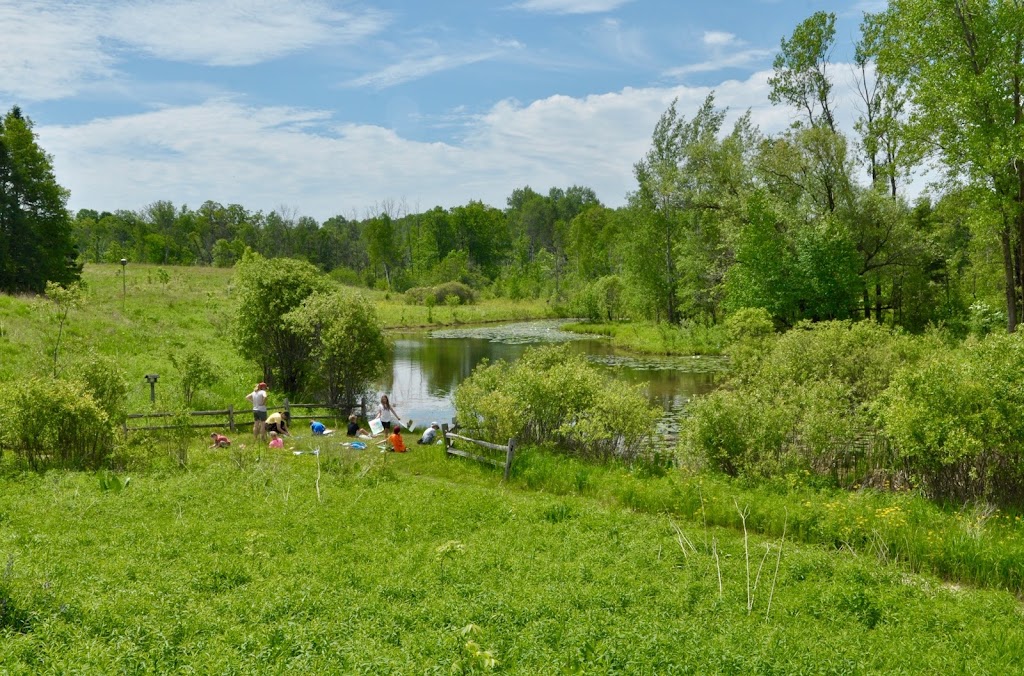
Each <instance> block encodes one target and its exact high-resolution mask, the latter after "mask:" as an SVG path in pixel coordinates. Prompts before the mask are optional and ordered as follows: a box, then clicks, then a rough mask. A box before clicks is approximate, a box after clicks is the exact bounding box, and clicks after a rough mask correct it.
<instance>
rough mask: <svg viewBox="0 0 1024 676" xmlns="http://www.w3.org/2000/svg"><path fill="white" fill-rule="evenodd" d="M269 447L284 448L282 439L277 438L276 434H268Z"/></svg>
mask: <svg viewBox="0 0 1024 676" xmlns="http://www.w3.org/2000/svg"><path fill="white" fill-rule="evenodd" d="M270 447H271V448H284V439H282V438H281V437H279V436H277V432H271V433H270Z"/></svg>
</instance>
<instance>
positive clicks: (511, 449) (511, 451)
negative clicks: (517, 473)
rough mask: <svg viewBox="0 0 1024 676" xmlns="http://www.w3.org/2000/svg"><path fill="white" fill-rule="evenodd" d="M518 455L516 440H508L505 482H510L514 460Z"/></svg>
mask: <svg viewBox="0 0 1024 676" xmlns="http://www.w3.org/2000/svg"><path fill="white" fill-rule="evenodd" d="M515 454H516V440H515V439H509V440H508V452H507V453H506V454H505V478H504V479H503V481H508V475H509V472H511V471H512V458H513V457H515Z"/></svg>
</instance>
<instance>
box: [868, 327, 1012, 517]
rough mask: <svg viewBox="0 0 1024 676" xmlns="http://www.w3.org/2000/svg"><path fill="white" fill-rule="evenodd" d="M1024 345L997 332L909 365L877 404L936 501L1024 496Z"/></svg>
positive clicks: (907, 461) (909, 463)
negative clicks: (1023, 385) (1023, 378)
mask: <svg viewBox="0 0 1024 676" xmlns="http://www.w3.org/2000/svg"><path fill="white" fill-rule="evenodd" d="M1022 372H1024V340H1022V338H1021V337H1020V336H1019V335H1018V334H1001V333H992V334H989V335H987V336H986V337H985V338H983V339H981V340H977V339H975V338H969V339H968V340H967V341H965V342H964V343H963V344H962V345H960V346H956V347H951V348H950V347H936V348H935V349H934V350H932V351H931V352H930V353H928V354H927V356H926V357H925V358H923V359H921V360H920V361H918V362H916V363H912V364H908V365H906V366H905V367H904V368H903V369H901V370H900V371H899V372H898V373H897V374H896V377H895V378H894V379H893V384H892V386H891V387H890V388H889V390H888V391H887V392H886V393H885V394H884V396H882V397H881V398H880V400H879V402H878V403H877V406H876V410H877V412H878V415H879V418H880V420H881V422H882V425H883V426H884V429H885V432H886V434H887V435H888V436H889V438H890V439H891V440H892V441H893V443H894V445H895V447H896V450H897V452H898V453H899V456H900V458H901V460H902V461H903V462H904V463H905V464H906V468H907V470H908V471H909V472H911V474H912V475H913V476H915V477H916V478H917V480H918V481H919V482H920V483H921V484H922V485H923V486H924V487H925V489H926V490H927V491H928V493H929V494H931V495H933V496H934V497H938V498H942V499H949V500H957V501H961V500H965V499H971V498H987V499H996V500H1001V501H1016V502H1019V500H1020V498H1021V496H1022V495H1024V448H1022V442H1021V440H1022V439H1024V391H1022V390H1021V388H1020V387H1019V384H1018V382H1019V379H1020V374H1021V373H1022Z"/></svg>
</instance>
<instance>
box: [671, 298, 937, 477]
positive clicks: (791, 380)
mask: <svg viewBox="0 0 1024 676" xmlns="http://www.w3.org/2000/svg"><path fill="white" fill-rule="evenodd" d="M759 312H760V311H756V310H754V311H741V312H738V313H737V314H736V315H734V317H733V318H732V319H731V320H730V322H728V323H727V328H728V330H729V332H730V334H731V335H732V336H733V337H734V338H735V339H736V341H735V342H734V343H732V344H731V345H730V347H729V352H730V354H732V355H734V364H733V368H734V369H735V370H734V373H733V376H732V378H731V379H730V380H729V381H728V382H727V383H726V384H725V386H724V387H723V388H722V389H721V390H719V391H717V392H713V393H712V394H710V395H708V396H706V397H702V398H699V399H697V400H695V401H694V402H693V403H692V404H691V405H690V413H691V417H690V418H689V419H688V420H686V421H685V422H684V426H683V430H682V431H683V435H682V438H683V442H684V445H685V449H686V451H687V452H689V453H691V454H693V455H695V456H696V457H697V458H698V459H700V460H702V461H705V462H707V463H709V464H710V465H711V466H713V467H715V468H717V469H718V470H720V471H722V472H725V473H726V474H729V475H732V476H746V477H756V478H766V477H774V476H781V475H784V474H786V473H789V472H795V471H804V472H806V473H808V474H815V475H818V476H831V477H832V478H833V480H835V481H837V482H840V483H842V482H846V483H850V484H852V483H856V482H857V481H859V480H860V478H861V476H860V475H861V474H863V473H864V472H865V471H866V470H865V463H868V464H870V463H876V464H877V463H883V464H885V463H889V462H890V460H891V458H890V457H889V456H888V455H887V454H886V453H885V452H884V448H881V449H876V447H875V444H874V439H875V437H876V436H877V432H878V427H877V422H876V420H875V417H874V415H873V413H872V410H871V404H872V402H874V401H875V400H876V399H877V398H878V397H879V396H880V395H881V394H882V392H884V391H885V389H886V388H887V387H888V386H889V383H890V381H891V380H892V378H893V376H894V374H895V373H896V370H897V369H898V368H899V366H900V365H901V364H902V363H905V362H908V361H912V360H913V359H916V358H917V354H918V352H919V351H920V349H921V346H922V345H924V344H926V343H927V339H925V340H921V339H919V340H917V341H916V342H915V341H912V340H911V339H909V338H908V337H906V336H902V335H900V334H898V333H894V332H893V331H891V330H889V329H886V328H883V327H881V326H878V325H877V324H874V323H871V322H856V323H854V322H849V321H836V322H822V323H818V324H810V323H803V324H799V325H797V327H796V328H794V329H793V330H791V331H789V332H788V333H786V334H784V335H782V336H779V337H777V338H775V337H773V336H772V335H771V334H770V322H767V321H765V318H764V317H758V316H757V314H758V313H759ZM736 355H739V356H740V358H739V359H736ZM882 446H884V444H882ZM876 450H877V452H876ZM868 455H871V457H867V456H868Z"/></svg>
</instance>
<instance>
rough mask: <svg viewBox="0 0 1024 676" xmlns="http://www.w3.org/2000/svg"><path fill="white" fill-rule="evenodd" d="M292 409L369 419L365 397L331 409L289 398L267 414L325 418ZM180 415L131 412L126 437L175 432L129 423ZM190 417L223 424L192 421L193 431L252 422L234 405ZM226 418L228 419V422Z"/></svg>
mask: <svg viewBox="0 0 1024 676" xmlns="http://www.w3.org/2000/svg"><path fill="white" fill-rule="evenodd" d="M293 409H299V410H305V411H312V410H317V411H329V412H330V413H329V414H328V416H329V417H335V418H347V417H348V415H349V414H348V412H349V411H352V410H354V409H358V410H359V411H360V415H361V416H362V417H363V418H365V417H366V399H365V398H364V399H363V400H362V401H360V402H359V403H358V404H342V405H340V406H328V405H327V404H292V403H290V402H289V401H288V400H287V399H285V400H284V405H282V406H277V407H271V408H268V409H267V410H268V411H280V412H282V413H287V414H288V418H289V420H313V419H315V418H319V417H323V416H315V415H302V414H296V413H293V412H292V410H293ZM177 415H179V414H178V413H173V412H167V411H152V412H149V413H129V414H128V415H127V419H126V420H125V422H124V431H125V434H127V433H128V432H139V431H145V430H170V429H176V428H177V427H178V425H164V424H157V425H136V426H131V425H129V421H132V420H147V421H148V419H150V418H156V419H160V418H173V417H175V416H177ZM188 415H189V416H191V417H193V418H204V417H207V418H208V417H219V418H220V419H221V421H220V422H212V423H207V422H193V423H190V424H189V425H188V426H189V427H190V428H192V429H224V428H225V427H227V428H228V429H229V430H230V431H232V432H234V431H235V428H236V427H237V425H239V424H242V425H248V424H250V423H251V422H252V409H249V408H243V409H236V408H235V407H234V406H228V407H227V408H226V409H223V410H219V411H189V413H188ZM238 415H241V416H242V417H241V419H239V420H236V416H238ZM224 418H227V420H226V421H225V420H224Z"/></svg>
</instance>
